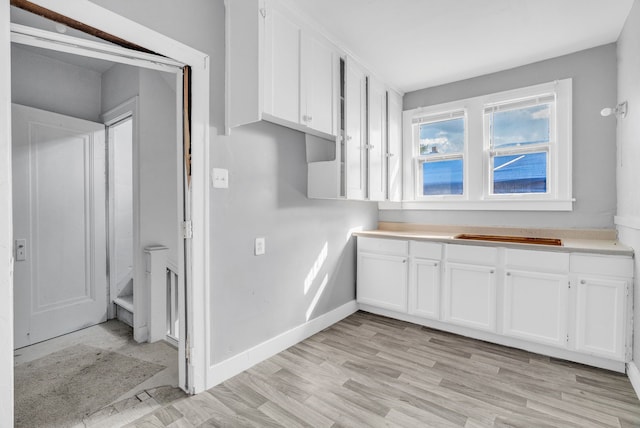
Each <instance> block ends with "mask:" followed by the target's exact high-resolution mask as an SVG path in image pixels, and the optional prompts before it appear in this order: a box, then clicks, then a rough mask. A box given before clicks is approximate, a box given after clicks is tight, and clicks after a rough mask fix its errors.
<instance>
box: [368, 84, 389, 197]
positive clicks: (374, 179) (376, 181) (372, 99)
mask: <svg viewBox="0 0 640 428" xmlns="http://www.w3.org/2000/svg"><path fill="white" fill-rule="evenodd" d="M367 90H368V94H369V96H368V100H369V103H368V110H367V111H368V119H369V120H368V124H369V127H368V136H369V143H368V144H367V146H366V147H367V149H368V156H369V200H372V201H384V200H385V199H386V197H387V162H386V160H387V89H386V88H385V87H384V86H383V85H382V84H381V83H380V82H378V81H377V80H376V79H374V78H372V77H369V79H368V85H367Z"/></svg>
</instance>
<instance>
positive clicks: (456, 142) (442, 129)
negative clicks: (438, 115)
mask: <svg viewBox="0 0 640 428" xmlns="http://www.w3.org/2000/svg"><path fill="white" fill-rule="evenodd" d="M419 144H420V147H419V149H420V155H421V156H430V155H441V154H444V153H462V151H463V149H464V117H460V118H457V119H449V120H442V121H439V122H431V123H425V124H423V125H420V143H419Z"/></svg>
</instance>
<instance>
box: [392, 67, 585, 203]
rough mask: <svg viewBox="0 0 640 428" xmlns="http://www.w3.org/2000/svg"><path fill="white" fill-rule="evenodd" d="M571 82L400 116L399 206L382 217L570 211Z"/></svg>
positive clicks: (539, 86)
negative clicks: (421, 212)
mask: <svg viewBox="0 0 640 428" xmlns="http://www.w3.org/2000/svg"><path fill="white" fill-rule="evenodd" d="M571 109H572V82H571V79H564V80H559V81H554V82H549V83H545V84H541V85H535V86H529V87H525V88H520V89H515V90H510V91H504V92H499V93H494V94H488V95H483V96H479V97H474V98H467V99H463V100H458V101H454V102H449V103H445V104H438V105H433V106H427V107H420V108H417V109H414V110H407V111H405V112H404V116H403V123H404V125H403V126H404V143H403V144H404V153H405V158H404V162H403V165H404V176H403V201H402V202H401V203H399V204H381V209H387V208H388V209H399V208H400V209H426V210H517V211H571V210H572V209H573V199H572V183H571V177H572V113H571Z"/></svg>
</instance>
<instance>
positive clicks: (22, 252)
mask: <svg viewBox="0 0 640 428" xmlns="http://www.w3.org/2000/svg"><path fill="white" fill-rule="evenodd" d="M25 260H27V240H26V239H16V261H17V262H23V261H25Z"/></svg>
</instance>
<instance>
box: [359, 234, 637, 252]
mask: <svg viewBox="0 0 640 428" xmlns="http://www.w3.org/2000/svg"><path fill="white" fill-rule="evenodd" d="M461 233H462V232H461ZM458 234H459V233H458V232H456V233H444V232H432V233H429V232H428V231H426V230H424V231H391V230H369V231H361V232H354V233H353V235H354V236H362V237H369V238H382V239H406V240H412V241H424V242H440V243H444V244H456V245H475V246H486V247H504V248H514V249H520V250H538V251H553V252H560V253H587V254H604V255H617V256H629V257H633V256H634V253H633V249H631V248H629V247H627V246H625V245H622V244H620V243H618V241H616V240H610V239H577V238H563V239H562V242H563V245H562V246H553V245H541V244H521V243H513V242H495V241H479V240H465V239H456V238H455V236H456V235H458Z"/></svg>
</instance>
